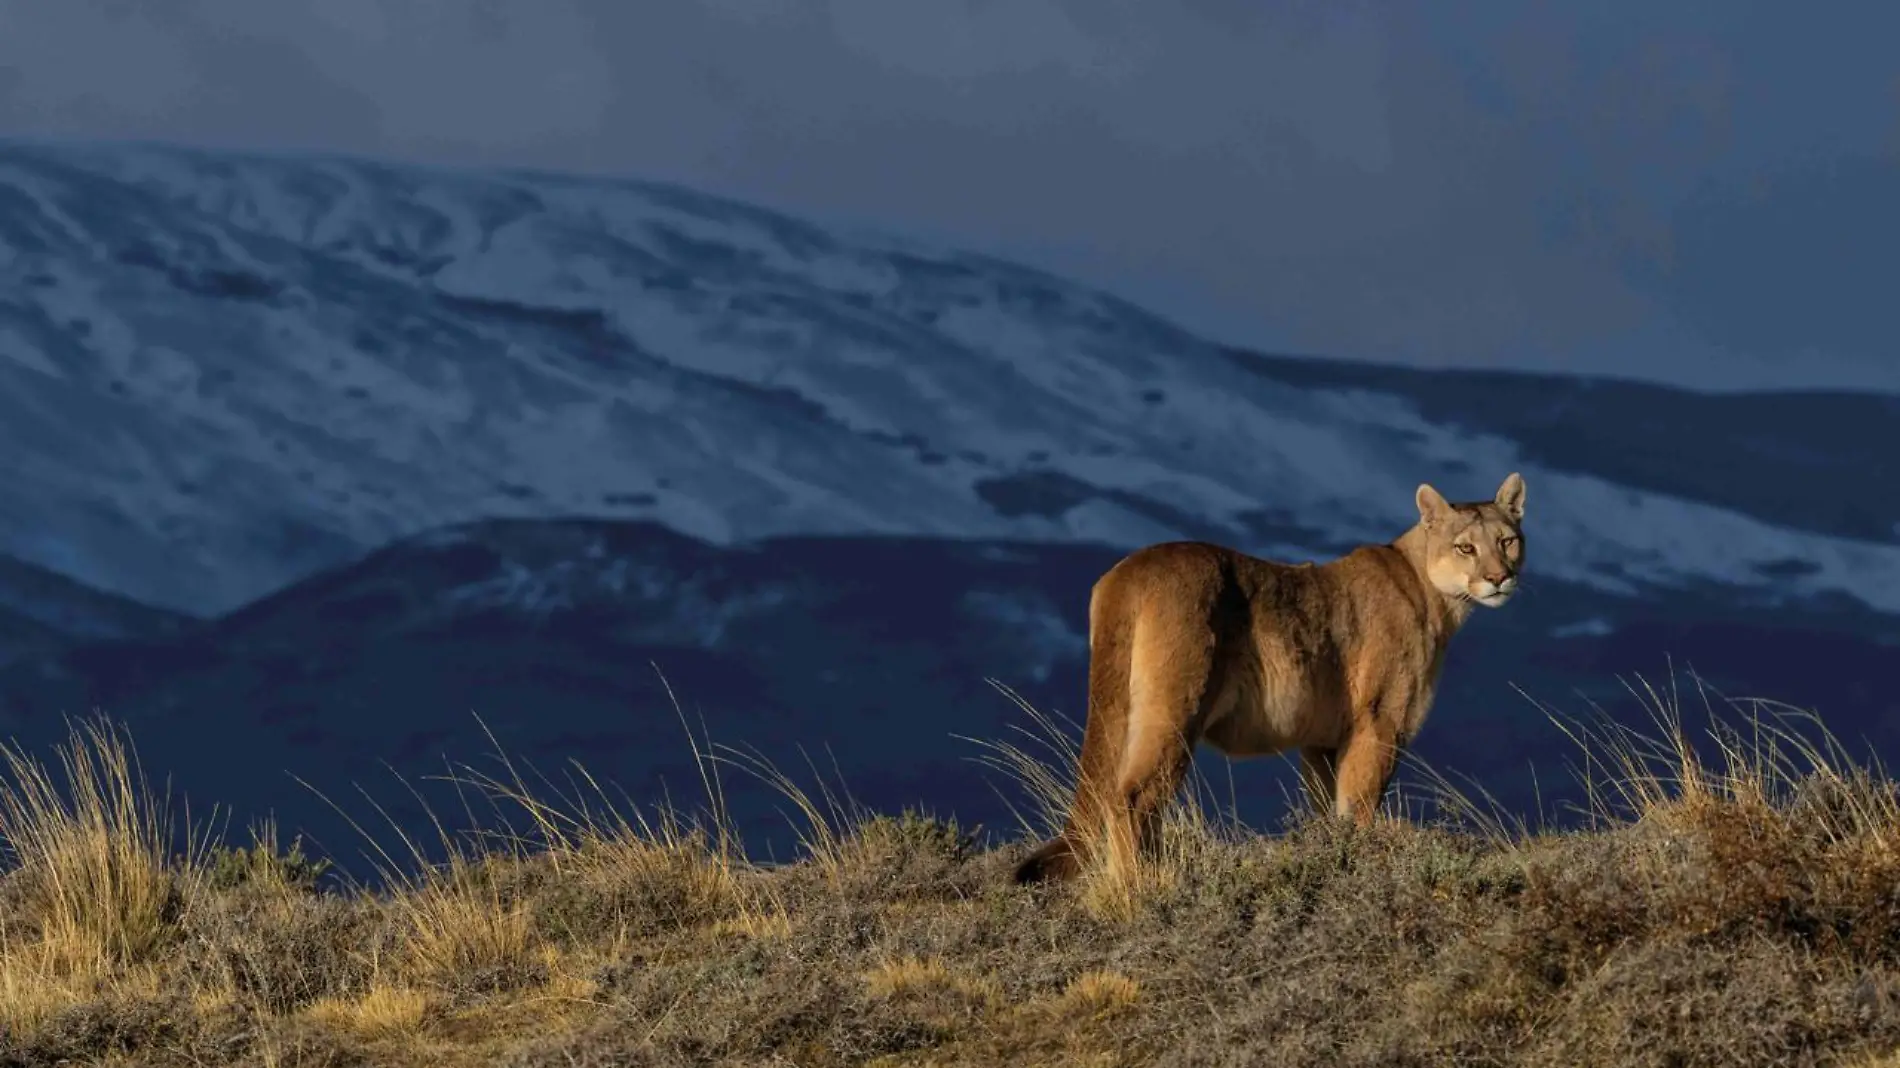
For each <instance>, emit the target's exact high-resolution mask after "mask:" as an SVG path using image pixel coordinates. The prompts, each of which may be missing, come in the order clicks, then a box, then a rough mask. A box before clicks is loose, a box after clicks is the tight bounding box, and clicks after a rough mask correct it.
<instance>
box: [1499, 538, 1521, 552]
mask: <svg viewBox="0 0 1900 1068" xmlns="http://www.w3.org/2000/svg"><path fill="white" fill-rule="evenodd" d="M1516 544H1517V537H1516V535H1512V536H1511V537H1508V538H1501V539H1499V541H1498V548H1500V549H1508V548H1510V547H1511V546H1513V545H1516Z"/></svg>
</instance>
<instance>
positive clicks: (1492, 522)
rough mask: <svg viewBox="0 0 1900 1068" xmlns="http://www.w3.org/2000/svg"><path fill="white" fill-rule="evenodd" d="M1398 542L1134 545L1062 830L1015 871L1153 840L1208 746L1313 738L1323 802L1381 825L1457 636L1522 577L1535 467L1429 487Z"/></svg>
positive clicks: (1106, 602)
mask: <svg viewBox="0 0 1900 1068" xmlns="http://www.w3.org/2000/svg"><path fill="white" fill-rule="evenodd" d="M1415 500H1416V503H1417V505H1418V512H1419V519H1418V523H1417V524H1416V525H1414V526H1413V527H1412V528H1411V529H1410V530H1408V531H1406V532H1405V533H1404V534H1403V535H1401V536H1400V537H1399V538H1398V539H1397V540H1395V541H1393V542H1391V543H1389V544H1386V545H1364V546H1360V547H1359V548H1357V549H1354V550H1353V551H1352V552H1350V553H1347V554H1346V555H1345V556H1342V557H1340V558H1339V559H1337V560H1333V561H1330V562H1328V563H1325V564H1320V565H1317V566H1316V565H1312V564H1298V565H1289V564H1281V563H1275V562H1273V561H1270V560H1262V559H1260V558H1258V557H1253V556H1248V555H1246V554H1244V553H1240V552H1236V551H1234V550H1232V549H1224V548H1221V547H1219V546H1216V545H1209V544H1207V543H1205V542H1168V543H1166V544H1162V545H1153V546H1149V547H1148V548H1145V549H1141V550H1139V551H1137V552H1134V553H1132V554H1130V555H1129V556H1127V557H1125V558H1124V559H1123V560H1122V561H1121V562H1120V563H1118V564H1116V565H1115V566H1114V567H1113V568H1111V569H1110V570H1109V572H1108V573H1107V574H1106V575H1103V576H1102V578H1101V579H1100V580H1098V581H1097V582H1096V584H1095V589H1094V592H1093V594H1092V595H1091V597H1090V600H1089V702H1088V718H1087V722H1086V725H1085V726H1084V728H1083V735H1082V758H1081V767H1080V769H1079V774H1078V775H1077V788H1076V796H1075V800H1074V802H1073V804H1071V805H1070V809H1069V818H1068V822H1067V824H1066V826H1065V827H1064V828H1063V830H1062V833H1061V835H1059V836H1058V837H1056V838H1055V839H1053V840H1051V841H1050V842H1048V843H1047V844H1045V845H1044V846H1042V848H1040V849H1038V850H1037V851H1036V852H1035V853H1034V854H1033V855H1031V856H1030V857H1029V858H1028V859H1027V860H1025V861H1024V862H1023V864H1022V866H1021V867H1019V868H1018V869H1017V871H1016V880H1017V881H1018V882H1032V881H1036V880H1039V879H1045V878H1067V877H1069V876H1072V875H1075V874H1076V873H1077V872H1078V871H1079V870H1080V869H1081V867H1082V866H1083V864H1085V863H1086V862H1087V861H1088V860H1089V859H1090V857H1091V856H1092V855H1093V854H1094V851H1095V850H1096V849H1097V848H1098V847H1100V846H1102V845H1106V847H1107V849H1108V852H1109V857H1110V858H1111V859H1113V858H1116V857H1118V856H1122V857H1125V856H1128V855H1131V852H1132V851H1134V850H1138V849H1151V848H1153V844H1154V836H1155V833H1156V831H1157V829H1158V824H1159V817H1160V815H1161V811H1162V809H1163V807H1164V806H1165V805H1167V804H1168V803H1169V802H1170V801H1171V800H1172V799H1173V798H1174V796H1175V794H1176V793H1177V791H1178V790H1179V789H1180V786H1181V783H1182V780H1183V779H1184V778H1185V776H1186V774H1187V771H1188V766H1189V761H1190V758H1191V756H1192V753H1193V748H1194V745H1195V743H1196V742H1199V741H1205V742H1207V743H1209V744H1210V745H1213V746H1214V747H1215V748H1218V749H1220V750H1221V751H1222V752H1225V753H1227V754H1228V755H1229V756H1235V757H1246V756H1264V755H1269V754H1273V753H1281V752H1285V751H1287V750H1290V749H1295V748H1297V749H1299V750H1300V755H1301V765H1302V766H1301V778H1302V780H1303V782H1304V783H1305V786H1306V789H1307V791H1308V793H1309V795H1310V796H1311V797H1312V799H1313V801H1314V803H1315V805H1316V806H1317V807H1319V808H1321V809H1322V810H1324V809H1326V808H1328V807H1330V808H1331V809H1332V810H1333V812H1335V813H1336V814H1338V815H1340V816H1344V817H1350V818H1352V819H1354V820H1356V821H1358V822H1359V823H1361V824H1363V823H1366V822H1369V821H1370V820H1371V819H1372V817H1373V814H1374V813H1375V811H1376V810H1377V809H1378V807H1379V803H1380V800H1381V799H1382V798H1383V797H1384V794H1385V789H1386V784H1387V782H1388V780H1389V779H1390V778H1391V775H1392V771H1393V768H1394V766H1395V764H1396V762H1397V758H1398V753H1399V751H1400V749H1401V748H1402V747H1403V746H1404V745H1405V744H1406V743H1407V742H1409V741H1410V740H1411V738H1412V737H1413V735H1415V734H1416V733H1417V732H1418V729H1419V727H1420V725H1421V724H1423V723H1424V721H1425V714H1426V712H1427V710H1428V709H1429V708H1430V706H1431V702H1432V693H1433V690H1434V688H1435V687H1436V685H1437V682H1438V671H1439V666H1440V665H1441V664H1443V663H1444V657H1445V649H1446V646H1447V645H1448V644H1449V643H1450V641H1451V637H1452V635H1453V634H1454V633H1456V632H1457V630H1458V628H1459V626H1460V625H1461V624H1462V623H1464V621H1465V618H1466V617H1467V616H1468V615H1469V614H1470V612H1471V606H1472V605H1474V604H1481V605H1485V606H1487V607H1493V608H1495V607H1497V606H1499V605H1502V604H1503V603H1504V602H1505V601H1507V600H1509V599H1510V596H1511V594H1512V593H1513V592H1515V591H1516V589H1517V573H1518V569H1519V568H1520V567H1521V566H1522V565H1523V561H1524V541H1523V531H1522V523H1523V519H1524V480H1523V478H1522V477H1520V476H1519V475H1517V474H1512V475H1511V476H1510V477H1508V478H1506V479H1505V480H1504V484H1503V485H1502V486H1500V487H1499V489H1498V492H1497V496H1496V497H1495V498H1494V499H1493V500H1490V501H1485V502H1482V503H1472V504H1451V503H1449V502H1447V501H1446V500H1445V498H1444V497H1443V496H1442V495H1441V494H1440V493H1439V492H1438V491H1437V490H1435V489H1433V488H1432V487H1431V486H1430V485H1421V486H1419V487H1418V492H1417V494H1416V495H1415Z"/></svg>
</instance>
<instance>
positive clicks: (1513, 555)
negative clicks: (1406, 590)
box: [1416, 472, 1524, 608]
mask: <svg viewBox="0 0 1900 1068" xmlns="http://www.w3.org/2000/svg"><path fill="white" fill-rule="evenodd" d="M1416 499H1417V502H1418V524H1419V531H1420V534H1421V535H1422V541H1423V544H1424V548H1425V554H1424V565H1425V574H1426V577H1428V578H1429V579H1430V580H1431V583H1432V585H1433V586H1436V587H1437V588H1438V591H1439V592H1440V593H1443V594H1444V595H1445V596H1447V597H1452V598H1458V599H1463V600H1472V601H1476V602H1478V603H1479V604H1481V605H1483V606H1485V607H1486V608H1497V607H1499V606H1500V605H1502V604H1504V602H1506V601H1508V600H1510V599H1511V594H1513V593H1516V592H1517V573H1518V570H1519V569H1520V568H1522V567H1523V566H1524V530H1523V523H1524V479H1523V476H1521V475H1518V474H1516V473H1515V472H1513V473H1512V474H1511V475H1510V477H1508V478H1506V479H1505V480H1504V484H1503V485H1502V486H1499V487H1498V494H1497V496H1496V497H1495V498H1493V499H1491V500H1488V501H1480V502H1476V503H1470V504H1452V503H1451V502H1449V501H1447V500H1445V497H1444V495H1443V494H1441V493H1439V492H1438V491H1437V490H1435V489H1433V488H1432V487H1431V485H1430V484H1424V485H1421V486H1419V487H1418V494H1417V498H1416Z"/></svg>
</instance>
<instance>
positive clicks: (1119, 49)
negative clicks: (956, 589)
mask: <svg viewBox="0 0 1900 1068" xmlns="http://www.w3.org/2000/svg"><path fill="white" fill-rule="evenodd" d="M0 25H3V26H5V27H7V33H6V34H5V35H4V36H0V131H5V132H11V133H20V134H32V135H50V136H59V137H140V138H159V139H175V140H184V141H191V142H198V143H209V144H219V145H235V146H257V147H268V148H323V149H339V150H345V151H351V152H362V153H368V154H375V155H384V156H395V157H402V158H419V159H428V160H433V161H443V162H453V163H468V164H495V163H505V164H520V165H529V166H539V167H550V168H562V169H566V168H572V169H580V170H588V171H596V172H627V173H640V174H646V175H652V176H657V177H664V178H671V179H675V180H679V181H684V182H687V183H691V184H694V185H698V186H701V187H705V188H709V189H713V190H716V191H722V192H728V193H733V194H737V195H741V196H745V197H748V198H751V199H756V200H760V201H763V202H766V203H769V204H774V205H778V206H782V207H786V208H790V209H793V210H798V211H802V212H808V213H812V214H816V215H818V216H820V217H831V218H839V219H848V220H852V221H868V222H875V223H881V224H886V225H893V226H897V227H900V228H903V229H906V230H910V231H913V232H921V233H924V234H926V235H929V236H933V237H938V238H942V239H946V240H949V241H952V242H954V243H957V244H962V245H966V246H973V247H977V248H982V249H985V250H988V251H994V252H998V253H1001V254H1005V255H1010V256H1014V257H1017V258H1021V259H1025V260H1028V261H1030V262H1034V263H1038V264H1042V265H1045V266H1049V267H1051V268H1053V269H1056V270H1059V271H1063V272H1064V273H1068V274H1072V275H1075V276H1078V277H1081V278H1084V279H1086V280H1089V281H1093V282H1098V283H1102V284H1106V285H1108V286H1110V287H1111V288H1115V289H1117V290H1119V291H1121V292H1123V293H1125V294H1127V295H1128V296H1130V297H1132V298H1134V299H1137V300H1140V301H1143V302H1145V303H1149V304H1150V305H1152V306H1155V307H1158V308H1160V309H1161V310H1164V311H1167V312H1170V313H1173V314H1175V315H1176V316H1177V317H1179V318H1181V319H1182V320H1183V321H1185V322H1187V323H1188V324H1189V325H1194V326H1199V327H1203V328H1205V329H1209V330H1212V331H1215V332H1217V333H1219V334H1221V335H1223V336H1226V337H1230V338H1232V339H1235V340H1238V341H1242V342H1248V343H1254V344H1259V345H1262V346H1265V347H1274V348H1280V349H1285V350H1299V351H1308V352H1319V353H1328V354H1335V355H1346V356H1363V357H1376V358H1393V359H1402V360H1407V361H1411V362H1418V363H1426V364H1446V363H1454V364H1465V365H1480V366H1534V367H1567V368H1581V367H1595V368H1601V369H1603V370H1608V371H1613V372H1619V373H1631V374H1640V375H1646V376H1662V377H1668V378H1672V379H1675V380H1679V381H1688V382H1691V383H1694V384H1699V385H1706V386H1713V387H1725V386H1753V385H1765V384H1780V385H1850V386H1876V387H1880V388H1889V389H1900V361H1896V359H1895V357H1896V356H1897V355H1900V353H1896V352H1895V349H1896V348H1900V339H1896V337H1895V331H1893V330H1892V329H1891V327H1890V326H1889V325H1888V324H1889V322H1890V314H1891V313H1890V312H1887V311H1886V310H1884V308H1883V307H1882V306H1881V305H1882V303H1883V302H1881V301H1880V300H1879V297H1881V296H1884V293H1885V289H1884V288H1883V286H1882V285H1881V283H1880V282H1879V280H1880V279H1890V278H1896V277H1900V182H1896V180H1895V179H1896V178H1900V59H1896V58H1895V55H1894V53H1893V50H1892V48H1891V46H1890V44H1889V42H1891V41H1893V40H1896V39H1900V8H1894V9H1892V10H1891V11H1889V10H1886V9H1882V8H1877V7H1875V6H1873V5H1862V6H1861V7H1860V9H1859V11H1857V13H1856V15H1855V17H1854V19H1852V20H1850V19H1847V18H1844V17H1839V16H1838V14H1837V17H1836V18H1834V19H1833V20H1832V21H1829V20H1822V19H1819V18H1815V17H1812V16H1802V15H1801V14H1799V13H1796V12H1794V11H1793V9H1791V8H1788V7H1787V6H1786V5H1779V4H1768V3H1747V2H1742V0H1723V2H1714V0H1708V2H1701V3H1681V4H1672V5H1655V4H1636V3H1621V2H1610V3H1602V4H1589V5H1585V4H1575V5H1555V4H1526V3H1524V2H1523V0H1477V2H1459V3H1446V4H1433V5H1431V6H1430V8H1429V15H1428V14H1427V13H1426V11H1425V10H1424V9H1423V8H1422V6H1421V5H1404V4H1397V3H1386V4H1377V3H1368V2H1354V0H1332V2H1327V3H1320V2H1315V0H1302V2H1297V3H1286V4H1274V5H1264V4H1258V3H1254V2H1243V0H1176V2H1175V3H1170V4H1158V3H1152V2H1148V0H1008V2H1007V3H1005V2H1000V0H822V2H821V0H695V2H685V0H679V2H672V3H665V4H657V3H653V4H647V3H643V4H628V3H622V2H618V0H534V2H533V3H529V2H528V0H459V2H451V0H325V2H324V3H321V4H309V3H291V2H288V0H175V2H173V3H169V4H166V5H163V6H159V5H135V4H131V3H127V2H124V0H119V2H107V0H62V2H61V3H58V4H45V3H39V2H37V0H0Z"/></svg>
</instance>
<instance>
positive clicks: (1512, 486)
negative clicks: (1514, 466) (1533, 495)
mask: <svg viewBox="0 0 1900 1068" xmlns="http://www.w3.org/2000/svg"><path fill="white" fill-rule="evenodd" d="M1497 506H1498V507H1499V508H1501V509H1503V510H1504V514H1505V515H1508V516H1510V517H1511V522H1513V523H1516V522H1518V521H1520V520H1522V519H1523V518H1524V476H1523V475H1520V474H1518V473H1517V472H1516V471H1513V472H1511V473H1510V474H1509V475H1507V476H1505V479H1504V485H1502V486H1499V487H1498V496H1497Z"/></svg>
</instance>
